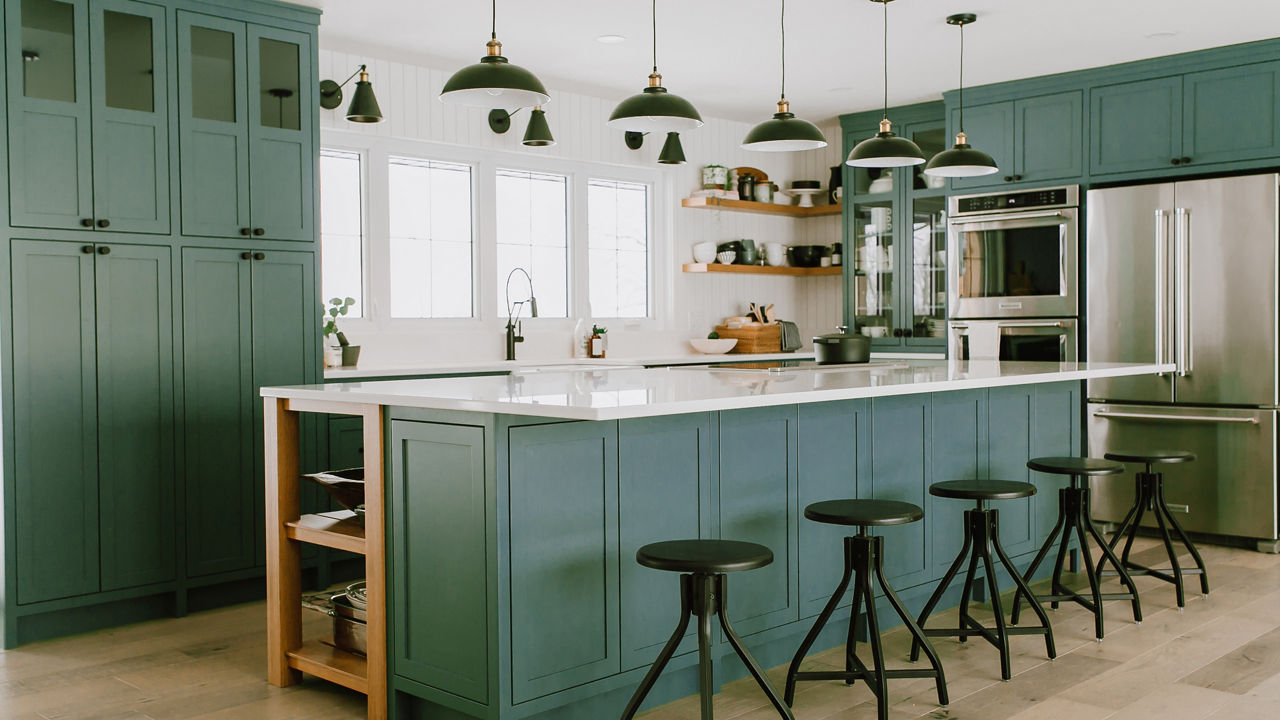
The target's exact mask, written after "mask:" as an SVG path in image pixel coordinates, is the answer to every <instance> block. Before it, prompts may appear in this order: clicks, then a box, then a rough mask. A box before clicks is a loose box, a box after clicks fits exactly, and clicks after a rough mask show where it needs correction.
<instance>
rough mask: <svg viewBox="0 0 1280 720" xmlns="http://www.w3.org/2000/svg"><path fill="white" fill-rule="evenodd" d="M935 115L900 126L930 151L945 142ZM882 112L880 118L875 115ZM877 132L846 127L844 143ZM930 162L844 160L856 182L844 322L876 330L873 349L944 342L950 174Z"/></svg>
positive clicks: (926, 347) (939, 346)
mask: <svg viewBox="0 0 1280 720" xmlns="http://www.w3.org/2000/svg"><path fill="white" fill-rule="evenodd" d="M936 114H937V116H938V117H937V118H936V119H927V120H924V119H922V120H919V121H915V122H907V123H905V124H903V125H897V126H895V127H896V128H897V129H898V131H899V133H900V134H901V135H903V136H905V137H908V138H910V139H911V140H912V141H914V142H915V143H916V144H917V145H919V146H920V149H921V150H923V151H924V154H925V156H926V157H932V156H933V155H934V154H936V153H938V152H941V151H942V150H944V149H946V144H945V143H946V137H945V132H946V129H945V124H944V122H943V120H942V111H941V107H940V106H939V108H938V111H937V113H936ZM875 119H876V120H879V118H878V117H877V118H875ZM874 133H875V128H874V126H870V127H869V128H868V129H867V130H852V131H849V132H847V133H846V145H847V147H846V150H847V149H849V148H850V147H852V144H854V143H856V142H859V141H861V140H863V139H865V138H866V137H870V136H871V135H872V134H874ZM923 170H924V166H923V165H917V166H914V167H905V168H886V169H878V168H855V167H849V166H846V168H845V183H846V187H851V188H853V189H854V193H853V196H852V201H851V202H849V203H848V205H849V207H848V209H847V210H846V213H845V222H846V227H845V242H846V244H847V245H848V247H846V248H845V257H846V258H847V260H846V265H847V266H848V267H847V269H846V270H845V292H846V302H845V317H846V321H848V320H852V321H853V322H851V323H850V322H847V323H846V324H849V325H852V326H854V327H856V328H857V331H858V332H861V333H862V334H864V335H868V336H870V337H871V338H872V347H873V349H879V350H889V349H908V348H916V349H919V350H921V351H940V350H943V349H944V348H945V346H946V244H947V218H946V188H945V180H942V179H935V178H931V177H929V176H927V175H925V174H924V172H923Z"/></svg>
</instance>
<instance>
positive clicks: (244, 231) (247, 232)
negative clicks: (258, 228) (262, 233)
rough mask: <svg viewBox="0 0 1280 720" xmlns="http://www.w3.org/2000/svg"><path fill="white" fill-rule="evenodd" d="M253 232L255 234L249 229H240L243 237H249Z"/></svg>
mask: <svg viewBox="0 0 1280 720" xmlns="http://www.w3.org/2000/svg"><path fill="white" fill-rule="evenodd" d="M251 232H253V231H252V230H250V229H249V228H240V234H241V235H248V234H250V233H251Z"/></svg>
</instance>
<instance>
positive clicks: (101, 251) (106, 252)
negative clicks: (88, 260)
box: [98, 245, 111, 255]
mask: <svg viewBox="0 0 1280 720" xmlns="http://www.w3.org/2000/svg"><path fill="white" fill-rule="evenodd" d="M98 254H99V255H110V254H111V248H109V247H107V246H106V245H99V246H98Z"/></svg>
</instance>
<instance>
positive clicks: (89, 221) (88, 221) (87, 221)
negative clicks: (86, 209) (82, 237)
mask: <svg viewBox="0 0 1280 720" xmlns="http://www.w3.org/2000/svg"><path fill="white" fill-rule="evenodd" d="M80 227H93V218H80Z"/></svg>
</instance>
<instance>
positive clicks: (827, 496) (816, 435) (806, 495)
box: [796, 400, 871, 618]
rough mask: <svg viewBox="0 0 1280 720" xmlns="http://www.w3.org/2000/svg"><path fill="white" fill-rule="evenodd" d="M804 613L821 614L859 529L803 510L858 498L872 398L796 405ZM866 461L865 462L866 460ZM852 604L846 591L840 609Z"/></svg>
mask: <svg viewBox="0 0 1280 720" xmlns="http://www.w3.org/2000/svg"><path fill="white" fill-rule="evenodd" d="M796 413H797V418H796V441H797V445H796V455H797V472H796V480H797V486H798V496H799V497H798V503H797V505H798V509H799V520H798V521H797V522H798V523H799V528H798V538H799V540H798V542H799V549H800V552H799V558H798V560H797V564H798V569H799V587H800V597H799V600H800V617H802V618H806V617H812V616H814V615H817V614H818V613H819V612H821V610H822V608H823V607H824V606H825V605H826V604H827V601H828V600H829V599H830V598H831V593H832V592H834V591H835V589H836V585H838V584H839V583H840V577H841V575H842V574H843V572H844V538H845V537H847V536H849V535H852V534H855V532H856V529H855V528H848V527H841V526H839V525H830V524H827V523H819V522H814V521H812V520H808V519H805V517H804V509H805V508H806V507H808V506H809V505H811V504H813V503H816V502H822V501H824V500H841V499H846V498H852V497H855V496H856V494H857V481H858V474H859V470H862V472H866V469H865V468H863V467H861V465H860V461H865V459H866V458H867V457H869V456H870V448H869V447H868V445H867V442H868V440H869V439H870V435H869V433H870V429H871V428H870V416H869V414H868V412H867V401H865V400H847V401H841V402H830V403H817V404H813V405H800V406H798V407H797V408H796ZM862 464H865V462H863V463H862ZM851 602H853V590H852V589H850V590H848V591H847V592H846V593H845V597H844V600H843V601H842V602H841V607H845V606H847V605H849V603H851Z"/></svg>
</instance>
